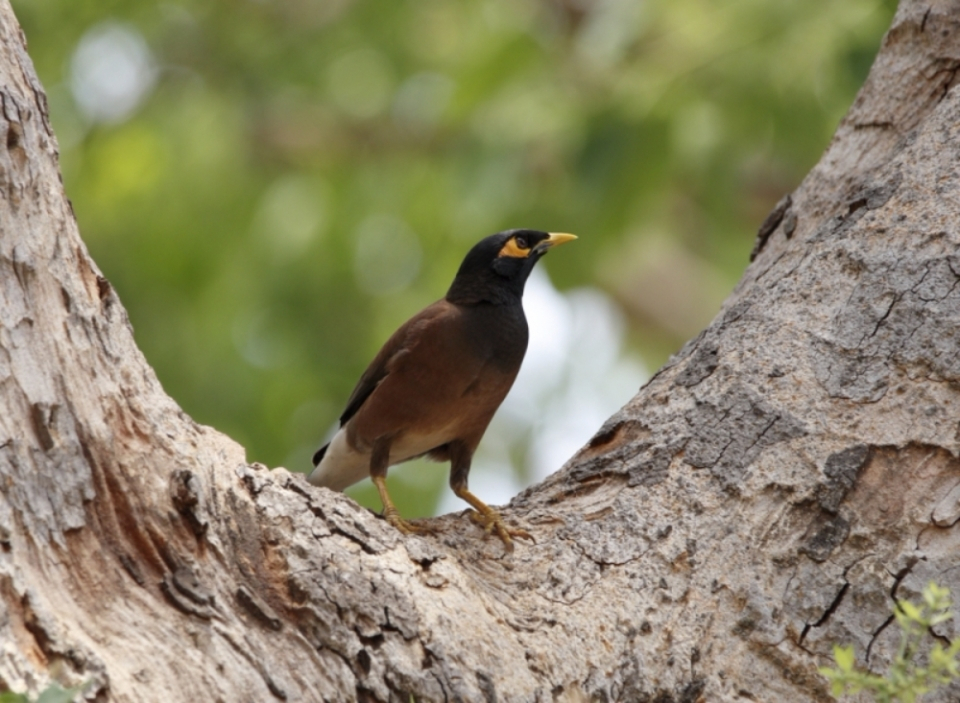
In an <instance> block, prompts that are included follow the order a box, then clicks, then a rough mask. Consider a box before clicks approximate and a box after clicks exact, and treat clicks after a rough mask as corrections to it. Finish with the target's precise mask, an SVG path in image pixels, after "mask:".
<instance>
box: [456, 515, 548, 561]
mask: <svg viewBox="0 0 960 703" xmlns="http://www.w3.org/2000/svg"><path fill="white" fill-rule="evenodd" d="M487 511H488V512H481V511H479V510H471V511H470V512H469V515H470V519H471V520H473V521H474V522H475V523H477V524H478V525H479V526H480V527H482V528H483V531H484V532H486V533H487V534H488V535H491V534H493V533H494V532H496V533H497V537H499V538H500V541H501V542H503V546H504V547H506V549H507V551H508V552H512V551H513V539H512V538H514V537H515V538H517V539H528V540H530V541H531V542H533V543H536V540H535V539H534V538H533V535H531V534H530V533H529V532H527V531H526V530H524V529H521V528H519V527H508V526H507V524H506V523H505V522H504V521H503V518H502V517H501V516H500V513H498V512H497V511H496V510H494V509H493V508H490V507H487Z"/></svg>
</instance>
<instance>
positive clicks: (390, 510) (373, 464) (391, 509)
mask: <svg viewBox="0 0 960 703" xmlns="http://www.w3.org/2000/svg"><path fill="white" fill-rule="evenodd" d="M389 466H390V439H381V440H378V441H377V442H376V443H375V444H374V445H373V452H372V453H371V454H370V479H371V480H372V481H373V485H374V486H376V487H377V493H379V494H380V502H381V503H383V517H384V519H385V520H386V521H387V522H389V523H390V524H391V525H393V526H394V527H396V528H397V529H398V530H400V531H401V532H402V533H403V534H405V535H409V534H415V533H418V532H421V533H422V532H427V531H428V530H426V529H425V528H423V527H418V526H417V525H411V524H410V523H409V522H407V521H406V520H404V519H403V518H402V517H400V511H399V510H397V506H395V505H394V504H393V501H392V500H391V499H390V494H389V493H387V468H389Z"/></svg>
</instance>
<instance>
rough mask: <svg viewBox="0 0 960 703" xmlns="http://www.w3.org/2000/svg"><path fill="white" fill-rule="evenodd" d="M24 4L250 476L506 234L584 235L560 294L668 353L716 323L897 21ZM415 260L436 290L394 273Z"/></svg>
mask: <svg viewBox="0 0 960 703" xmlns="http://www.w3.org/2000/svg"><path fill="white" fill-rule="evenodd" d="M13 4H14V9H15V11H16V13H17V16H18V18H19V19H20V21H21V23H22V25H23V27H24V30H25V32H26V35H27V38H28V41H29V52H30V55H31V56H32V58H33V60H34V62H35V64H36V67H37V70H38V72H39V74H40V77H41V79H42V81H43V82H44V85H45V86H46V88H47V90H48V91H49V96H50V103H51V110H52V117H53V123H54V127H55V129H56V131H57V134H58V137H59V139H60V145H61V150H62V162H63V169H64V176H65V181H66V188H67V193H68V195H69V196H70V197H71V198H72V201H73V204H74V207H75V211H76V214H77V218H78V220H79V223H80V229H81V232H82V234H83V237H84V239H85V241H86V243H87V245H88V246H89V248H90V250H91V253H92V255H93V257H94V258H95V260H96V261H97V262H98V264H99V265H100V267H101V268H102V269H103V270H104V272H105V274H106V276H107V277H108V278H109V279H110V281H111V282H112V283H113V285H114V286H115V287H116V289H117V290H118V292H119V294H120V296H121V299H122V300H123V302H124V304H125V305H126V307H127V309H128V310H129V312H130V317H131V319H132V321H133V324H134V326H135V330H136V335H137V340H138V342H139V344H140V346H141V348H142V349H143V350H144V352H145V353H146V356H147V358H148V359H149V361H150V363H151V364H152V365H153V366H154V368H155V369H156V371H157V373H158V375H159V377H160V379H161V381H162V382H163V384H164V386H165V387H166V389H167V391H168V392H169V393H170V394H171V395H172V396H173V397H174V398H176V399H177V400H178V402H179V403H180V404H181V405H182V406H183V407H184V409H185V410H186V411H187V412H189V413H190V414H191V415H192V416H193V417H194V418H196V419H197V420H198V421H200V422H203V423H206V424H210V425H213V426H215V427H217V428H218V429H221V430H223V431H225V432H227V433H228V434H230V435H231V436H233V437H234V438H235V439H237V440H238V441H240V442H241V443H242V444H244V445H245V446H246V447H247V448H248V452H249V454H248V456H249V459H250V460H256V461H262V462H264V463H266V464H268V465H271V466H275V465H280V464H282V465H286V466H288V467H290V468H293V469H301V470H302V469H305V468H306V462H307V458H308V456H309V454H310V452H311V451H312V449H313V448H315V446H316V445H317V444H318V442H319V440H320V439H321V438H322V436H323V435H324V433H325V431H326V429H327V428H329V427H330V425H331V423H333V422H334V420H335V419H336V417H337V415H338V414H339V411H340V409H341V405H342V403H343V402H344V400H345V399H346V397H347V396H348V394H349V393H350V390H351V389H352V386H353V384H354V382H355V380H356V379H357V378H358V376H359V374H360V373H361V372H362V370H363V368H364V367H365V365H366V363H367V362H368V361H369V359H370V358H371V357H372V356H373V354H374V353H375V352H376V350H377V349H378V348H379V345H380V344H381V343H382V342H383V340H384V339H385V338H386V336H387V335H389V333H390V332H392V330H393V329H394V328H395V327H396V326H397V325H398V324H399V323H401V322H402V321H403V320H404V319H406V318H407V317H408V316H409V315H411V314H413V313H414V312H416V311H417V310H418V309H419V308H421V307H422V306H424V305H425V304H427V303H429V302H431V301H433V300H434V299H436V298H438V297H440V296H441V295H442V294H443V292H444V291H445V289H446V287H447V285H448V284H449V281H450V279H451V277H452V274H453V272H454V271H455V269H456V267H457V265H458V264H459V261H460V259H461V258H462V256H463V254H464V252H465V251H466V250H467V248H468V247H469V246H470V245H471V244H472V243H473V242H475V241H476V240H478V239H480V238H481V237H482V236H485V235H487V234H489V233H492V232H494V231H497V230H500V229H505V228H509V227H519V226H524V227H535V228H539V229H547V230H553V231H566V232H575V233H577V234H578V235H580V237H581V240H580V241H579V242H577V244H576V245H574V246H572V247H570V248H569V249H566V248H565V249H564V250H563V252H562V254H563V255H559V254H558V255H555V256H552V257H549V259H548V260H547V268H548V269H549V273H550V276H551V278H552V280H553V281H554V283H555V284H556V285H557V286H558V287H559V288H561V289H569V288H572V287H577V286H594V287H597V288H600V289H602V290H603V291H605V292H606V293H607V294H609V295H610V296H612V297H613V298H615V299H616V300H617V301H618V302H619V304H621V305H622V306H623V309H624V310H625V311H626V313H627V314H628V316H629V319H630V322H631V332H630V340H631V343H632V345H633V347H634V348H635V350H636V351H637V352H638V353H640V354H642V355H643V357H644V359H645V361H646V363H647V365H648V366H649V367H650V368H655V367H656V366H657V365H659V364H660V363H662V362H663V361H664V360H665V358H666V357H667V355H669V354H670V353H671V352H672V351H674V350H675V349H676V348H678V346H679V345H680V344H681V343H682V342H683V341H685V339H686V338H687V337H688V336H690V335H692V334H695V333H696V332H697V331H698V329H699V328H700V326H701V325H702V324H704V323H705V322H706V321H708V320H709V318H710V317H711V316H712V315H713V314H714V313H715V311H716V309H717V307H718V306H719V304H720V301H721V300H722V299H723V297H724V296H725V295H726V293H727V292H728V291H729V289H730V288H731V287H732V286H733V284H734V283H735V282H736V280H737V279H738V277H739V275H740V273H741V272H742V270H743V268H744V267H745V265H746V263H747V256H748V253H749V251H750V248H751V246H752V243H753V237H754V234H755V232H756V229H757V226H758V225H759V223H760V222H761V221H762V219H763V217H764V216H765V215H766V213H767V212H768V211H769V210H770V208H771V207H772V206H773V204H774V203H775V202H776V201H777V200H778V199H779V198H780V197H781V196H782V195H783V194H785V193H787V192H789V191H790V190H792V189H793V188H794V187H796V185H797V184H798V183H799V181H800V180H801V178H802V177H803V176H804V175H805V173H806V172H807V170H809V168H810V167H811V166H812V165H813V164H814V163H815V162H816V160H817V159H818V157H819V155H820V154H821V153H822V151H823V149H824V148H825V146H826V145H827V143H828V141H829V139H830V137H831V135H832V133H833V130H834V128H835V126H836V124H837V122H838V120H839V119H840V117H841V116H842V115H843V114H844V112H845V111H846V110H847V108H848V107H849V105H850V103H851V101H852V100H853V97H854V95H855V93H856V90H857V89H858V88H859V86H860V84H861V83H862V81H863V79H864V77H865V76H866V73H867V71H868V69H869V65H870V63H871V61H872V58H873V56H874V54H875V53H876V50H877V48H878V46H879V43H880V39H881V36H882V33H883V32H884V31H885V29H886V28H887V26H888V25H889V21H890V18H891V16H892V14H893V11H894V3H893V2H892V1H891V0H844V1H843V2H835V1H834V0H803V1H802V2H801V1H800V0H728V1H726V2H715V1H714V2H711V1H710V0H645V1H630V0H554V1H547V0H476V1H473V0H471V1H467V0H415V1H409V2H404V1H398V0H371V1H362V0H353V1H351V0H205V1H202V2H201V1H200V0H167V1H165V2H144V1H143V0H96V1H93V0H14V3H13ZM103 22H119V23H123V24H124V25H125V26H127V27H130V28H134V29H135V30H136V31H138V32H140V33H141V34H142V36H143V37H144V38H145V40H146V42H147V45H148V46H149V48H150V51H151V52H152V54H153V57H154V60H155V61H156V65H157V67H158V72H157V77H156V82H155V85H154V87H153V89H152V90H151V91H150V92H149V94H148V95H147V96H146V97H145V99H144V101H143V103H142V104H141V105H140V106H139V107H138V109H137V110H135V111H134V112H133V113H132V114H131V115H130V116H128V117H127V118H125V119H123V120H120V121H117V122H92V121H91V120H89V119H88V118H86V117H84V114H83V112H82V111H81V110H80V109H79V108H78V104H77V102H76V101H75V99H74V97H73V95H72V93H71V91H70V76H71V65H72V64H71V56H73V54H74V52H75V50H76V47H77V45H78V42H79V41H80V40H81V38H82V37H83V36H84V35H85V33H87V32H88V31H90V30H91V28H95V27H96V26H97V25H98V24H99V23H103ZM378 227H379V228H380V230H383V231H388V233H392V234H391V236H393V237H394V239H390V238H389V237H388V238H387V239H386V240H382V241H387V242H388V243H389V241H394V240H396V241H399V242H400V244H403V243H404V242H406V243H407V244H409V243H410V241H413V242H414V243H415V244H416V243H419V258H418V255H417V248H416V246H415V247H414V249H413V250H412V253H411V250H410V249H409V247H407V248H406V249H404V248H403V247H402V246H401V247H400V248H398V249H397V251H392V250H390V248H389V247H387V248H386V251H381V250H380V249H379V248H376V247H375V248H374V250H373V251H372V252H371V251H369V249H370V247H369V245H367V246H366V249H364V246H365V245H363V244H361V241H362V240H364V236H365V235H364V232H369V231H371V230H377V228H378ZM398 233H399V234H398ZM411 237H413V238H414V239H412V240H411ZM397 238H399V239H397ZM368 239H369V238H368ZM372 241H381V240H376V239H374V240H372ZM398 246H399V245H398ZM404 246H406V245H404ZM404 257H406V259H405V258H404ZM398 261H399V264H402V266H401V268H403V270H404V271H408V272H409V271H412V272H413V274H411V275H412V278H410V276H407V278H410V280H400V281H399V282H397V281H392V280H391V278H390V277H391V275H393V273H392V271H393V269H392V268H391V266H392V264H393V263H397V262H398ZM358 262H360V263H358ZM399 264H398V265H399ZM358 271H359V274H358ZM414 274H415V275H414ZM365 276H366V278H364V277H365ZM377 286H380V287H381V290H379V292H378V290H377ZM391 286H392V287H391ZM384 289H386V290H384ZM528 361H529V360H528ZM615 409H616V408H615V407H611V408H610V412H611V413H612V412H613V411H614V410H615ZM437 490H439V488H438V489H437ZM433 495H435V492H433V493H432V494H431V495H428V496H427V498H426V501H427V502H429V501H430V500H432V499H433V497H432V496H433ZM374 504H375V503H374ZM429 509H430V508H429V506H427V507H421V508H420V510H421V512H429Z"/></svg>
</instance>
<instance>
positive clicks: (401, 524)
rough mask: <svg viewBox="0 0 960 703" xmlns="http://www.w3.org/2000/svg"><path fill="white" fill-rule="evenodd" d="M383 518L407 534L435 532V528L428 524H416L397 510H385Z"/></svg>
mask: <svg viewBox="0 0 960 703" xmlns="http://www.w3.org/2000/svg"><path fill="white" fill-rule="evenodd" d="M383 518H384V520H386V521H387V522H389V523H390V524H391V525H393V526H394V527H395V528H397V529H398V530H400V532H402V533H403V534H405V535H427V534H433V530H432V529H431V528H429V527H427V526H426V525H414V524H413V523H412V522H409V521H408V520H404V519H403V518H402V517H400V513H399V512H397V511H396V510H384V511H383Z"/></svg>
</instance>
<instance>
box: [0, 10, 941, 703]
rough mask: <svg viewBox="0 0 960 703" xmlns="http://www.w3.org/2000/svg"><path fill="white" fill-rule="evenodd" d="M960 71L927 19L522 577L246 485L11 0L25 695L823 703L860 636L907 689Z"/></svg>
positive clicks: (2, 550)
mask: <svg viewBox="0 0 960 703" xmlns="http://www.w3.org/2000/svg"><path fill="white" fill-rule="evenodd" d="M958 69H960V2H958V1H956V0H954V1H953V2H919V1H916V0H905V2H904V3H903V4H902V5H901V7H900V9H899V11H898V13H897V15H896V18H895V20H894V23H893V26H892V28H891V30H890V32H889V33H888V35H887V37H886V38H885V40H884V43H883V47H882V50H881V53H880V56H879V58H878V60H877V61H876V63H875V65H874V67H873V70H872V72H871V74H870V77H869V79H868V81H867V83H866V85H865V86H864V88H863V90H862V91H861V93H860V95H859V97H858V98H857V100H856V102H855V104H854V105H853V107H852V109H851V111H850V113H849V114H848V115H847V117H846V118H845V119H844V121H843V122H842V124H841V125H840V127H839V129H838V131H837V135H836V137H835V139H834V141H833V143H832V144H831V145H830V147H829V149H828V150H827V152H826V154H825V155H824V157H823V159H822V160H821V162H820V164H819V165H818V166H817V167H816V168H815V169H814V170H813V172H811V174H810V175H809V176H808V177H807V179H806V180H805V181H804V182H803V184H802V185H801V186H800V187H799V188H798V189H797V190H796V192H794V193H793V194H791V196H790V198H789V199H785V200H784V201H783V202H782V203H781V205H780V206H779V207H778V208H777V210H776V211H775V212H774V213H773V214H772V215H771V218H769V219H768V221H767V222H766V223H765V224H764V227H763V228H762V229H761V237H760V238H759V240H758V245H757V250H756V252H755V254H756V256H755V260H754V261H753V263H752V264H751V265H750V266H749V268H748V269H747V271H746V273H745V275H744V278H743V280H742V282H741V283H740V285H739V286H738V287H737V289H736V291H735V292H734V293H733V294H732V295H731V296H730V299H729V300H728V301H727V302H726V304H725V305H724V308H723V310H722V312H721V314H720V315H719V316H718V317H717V319H716V320H715V321H714V322H713V324H712V325H711V326H710V327H709V328H708V329H707V330H705V331H704V332H703V333H702V334H701V335H700V336H699V337H697V338H696V339H695V340H693V341H692V342H690V343H689V344H688V345H687V346H686V347H685V348H684V349H683V350H682V351H681V352H680V353H679V354H677V355H676V357H674V358H673V359H672V360H671V361H670V362H669V363H668V364H667V366H666V367H664V368H663V369H662V370H661V371H660V372H659V373H658V374H657V375H656V377H655V378H654V379H653V380H652V381H651V382H650V383H649V384H647V385H646V386H645V387H644V388H643V389H641V391H640V392H639V393H638V394H637V396H636V397H635V398H634V399H633V400H632V401H631V402H630V403H629V404H628V405H627V406H626V407H625V408H623V409H622V410H621V411H620V412H619V413H617V414H616V415H615V416H614V417H613V418H611V419H610V420H609V421H608V422H607V423H606V424H605V425H604V427H603V428H601V429H600V430H599V432H598V433H597V435H596V436H595V437H594V439H593V440H592V441H591V443H590V445H589V446H588V447H586V448H584V450H582V451H581V452H580V453H579V454H577V455H576V456H575V457H573V458H572V459H571V460H570V461H569V462H568V463H567V465H566V466H564V467H563V469H562V470H561V471H559V472H558V473H556V474H555V475H554V476H552V477H551V478H550V479H548V480H547V481H545V482H544V483H543V484H541V485H539V486H536V487H534V488H532V489H530V490H528V491H526V492H524V493H523V494H522V495H520V496H519V497H518V498H517V499H516V500H514V501H513V502H512V503H511V505H510V506H509V507H508V508H507V509H506V511H505V514H506V515H507V517H508V518H509V519H510V520H512V521H515V522H516V523H518V524H521V525H524V526H526V527H527V528H528V529H530V530H531V532H533V533H534V534H535V535H536V537H537V544H536V545H534V546H528V545H525V544H521V545H518V547H517V549H516V551H515V552H514V553H513V554H505V553H504V551H503V549H502V546H501V544H500V543H499V541H497V540H486V541H484V540H482V539H478V535H479V528H476V527H475V526H473V525H472V524H471V523H470V522H469V520H467V519H465V518H464V517H463V516H462V515H460V516H447V517H443V518H438V519H437V520H436V521H435V522H436V524H437V525H438V526H440V527H442V528H444V529H445V532H444V533H443V535H442V536H440V537H403V536H401V535H400V534H398V533H397V532H396V531H395V530H393V529H392V528H391V527H389V526H388V525H386V524H385V523H384V522H383V521H382V520H380V519H378V518H376V517H375V516H373V515H371V514H370V513H369V512H367V511H365V510H363V509H360V508H359V507H358V506H356V505H355V504H354V503H353V502H352V501H350V500H349V499H347V498H345V497H343V496H342V495H338V494H334V493H331V492H329V491H326V490H324V489H317V488H312V487H310V486H308V485H307V484H306V482H305V481H304V480H303V478H302V477H301V476H299V475H292V474H290V473H288V472H287V471H285V470H282V469H278V470H276V471H272V472H271V471H267V470H265V469H263V468H262V467H255V466H248V465H246V464H245V462H244V456H243V451H242V449H241V448H240V447H239V446H237V445H236V444H234V443H233V442H232V441H230V440H229V439H228V438H226V437H224V436H222V435H220V434H218V433H217V432H215V431H213V430H211V429H209V428H205V427H200V426H198V425H196V424H195V423H194V422H192V421H191V420H190V418H189V417H187V416H186V415H185V414H184V413H183V412H182V411H181V410H180V409H179V408H178V407H177V406H176V405H175V404H174V402H173V401H171V400H170V399H169V398H167V397H166V396H165V395H164V393H163V391H162V389H161V388H160V386H159V384H158V382H157V380H156V378H155V377H154V375H153V373H152V372H151V370H150V368H149V366H148V365H147V364H146V362H145V360H144V359H143V357H142V356H141V354H140V353H139V351H138V350H137V348H136V346H135V345H134V342H133V339H132V336H131V332H130V328H129V325H128V322H127V319H126V316H125V313H124V310H123V308H122V306H121V304H120V302H119V300H118V299H117V297H116V295H115V293H114V292H113V290H112V289H111V288H110V285H109V283H108V282H107V281H106V280H105V279H104V278H103V277H102V276H101V275H100V273H99V271H98V270H97V269H96V267H95V265H94V264H93V263H92V262H91V261H90V259H89V257H88V255H87V252H86V250H85V248H84V247H83V244H82V243H81V241H80V238H79V235H78V232H77V228H76V223H75V220H74V217H73V214H72V212H71V210H70V205H69V203H68V201H67V200H66V198H65V196H64V194H63V191H62V187H61V183H60V180H59V175H58V163H57V147H56V142H55V140H54V137H53V134H52V132H51V129H50V124H49V121H48V119H47V113H46V102H45V99H44V96H43V92H42V89H41V88H40V86H39V84H38V81H37V79H36V76H35V74H34V71H33V68H32V66H31V64H30V61H29V59H28V57H27V55H26V51H25V48H24V46H23V38H22V36H21V35H20V33H19V30H18V28H17V25H16V21H15V19H14V17H13V14H12V12H11V10H10V7H9V5H8V4H7V2H6V0H0V107H2V110H0V134H2V135H4V136H5V138H4V139H3V140H2V141H0V485H2V486H3V493H2V497H0V592H2V594H3V598H2V601H0V688H2V687H13V688H16V689H23V688H26V687H29V688H31V689H33V690H36V689H37V688H42V687H43V686H44V685H45V683H46V681H47V680H48V679H49V678H51V677H56V678H58V679H60V680H61V681H63V682H64V683H68V684H70V683H75V682H79V681H83V680H90V681H92V687H91V688H90V689H89V692H88V697H90V698H96V699H97V700H102V701H107V700H109V701H154V700H155V701H194V700H211V701H216V700H220V701H231V702H232V701H269V700H274V699H276V700H290V701H319V700H331V701H333V700H353V699H360V700H381V701H404V702H406V701H409V700H411V697H415V698H416V699H418V700H429V701H434V700H436V701H443V700H446V701H455V700H464V701H494V700H499V701H550V700H561V701H575V700H587V699H594V700H609V701H614V700H618V701H645V700H650V701H654V700H655V701H698V700H709V701H727V700H729V701H734V700H763V701H772V700H781V701H786V700H789V701H822V700H828V699H829V696H828V690H827V687H826V682H825V681H824V680H823V679H822V678H820V677H819V676H818V674H817V673H816V667H817V666H818V665H823V664H825V663H827V662H828V655H829V652H830V649H831V645H832V644H833V643H834V642H852V643H854V644H856V645H857V651H858V655H859V657H860V659H861V661H863V662H867V663H869V665H870V666H873V667H882V666H883V665H884V664H885V662H887V661H888V660H889V658H890V656H891V653H892V651H893V648H894V645H895V642H894V629H895V628H893V627H889V626H888V625H889V624H890V609H891V605H892V599H893V598H895V597H904V596H913V595H915V594H917V593H918V592H919V590H920V589H921V588H922V586H923V585H924V584H925V583H926V581H928V580H929V579H937V580H938V581H940V582H941V583H943V584H945V585H948V586H950V587H952V588H953V590H954V593H956V594H960V569H958V568H956V564H957V559H956V556H955V555H956V554H957V553H958V549H960V528H958V527H957V521H958V518H960V500H958V498H960V461H958V458H957V457H958V452H960V424H958V418H960V354H958V353H957V346H958V344H957V343H958V339H960V285H958V283H960V254H958V245H960V226H958V224H957V223H958V214H960V183H958V179H960V170H958V168H957V164H958V163H960V91H957V90H955V89H953V84H954V81H955V77H956V74H957V71H958ZM943 634H948V635H949V634H952V632H951V631H950V629H949V628H945V629H944V633H943ZM956 695H957V692H956V691H954V693H953V694H952V696H953V697H954V698H955V697H956ZM943 699H946V698H943Z"/></svg>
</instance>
